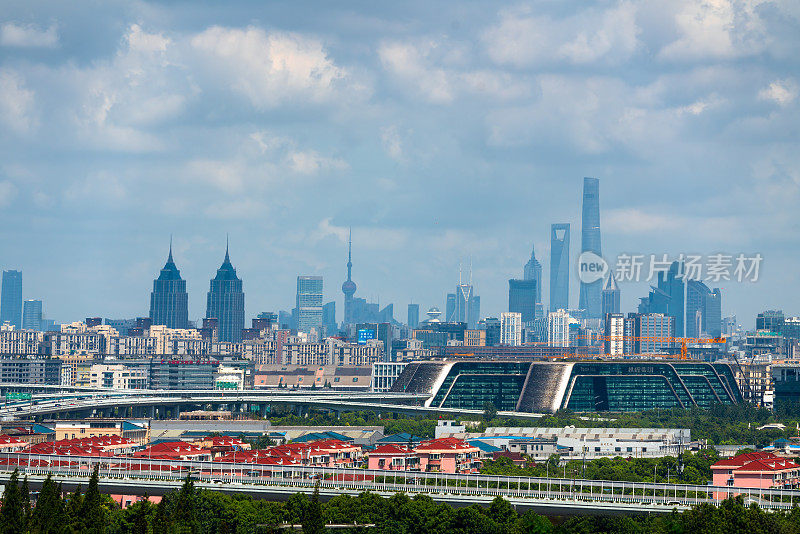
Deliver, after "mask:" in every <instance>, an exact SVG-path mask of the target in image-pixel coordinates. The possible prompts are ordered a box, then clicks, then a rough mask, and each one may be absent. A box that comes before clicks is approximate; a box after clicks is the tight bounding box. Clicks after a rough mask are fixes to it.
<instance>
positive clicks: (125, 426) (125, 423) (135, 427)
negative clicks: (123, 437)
mask: <svg viewBox="0 0 800 534" xmlns="http://www.w3.org/2000/svg"><path fill="white" fill-rule="evenodd" d="M122 430H144V427H143V426H141V425H137V424H136V423H131V422H130V421H123V422H122Z"/></svg>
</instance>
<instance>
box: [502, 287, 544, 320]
mask: <svg viewBox="0 0 800 534" xmlns="http://www.w3.org/2000/svg"><path fill="white" fill-rule="evenodd" d="M537 291H538V287H537V285H536V280H533V279H531V280H515V279H513V278H512V279H511V280H509V281H508V311H510V312H517V313H520V314H521V315H522V322H523V323H529V322H531V321H533V320H534V319H536V294H537Z"/></svg>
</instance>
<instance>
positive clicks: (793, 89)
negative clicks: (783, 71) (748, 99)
mask: <svg viewBox="0 0 800 534" xmlns="http://www.w3.org/2000/svg"><path fill="white" fill-rule="evenodd" d="M797 92H798V87H797V83H795V81H794V80H790V79H788V78H787V79H783V80H775V81H774V82H772V83H771V84H769V85H768V86H767V87H765V88H764V89H762V90H761V91H759V92H758V98H760V99H761V100H771V101H773V102H775V103H776V104H779V105H781V106H787V105H789V104H791V103H792V102H794V100H795V98H797Z"/></svg>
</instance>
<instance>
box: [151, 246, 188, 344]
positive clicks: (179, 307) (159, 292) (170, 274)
mask: <svg viewBox="0 0 800 534" xmlns="http://www.w3.org/2000/svg"><path fill="white" fill-rule="evenodd" d="M150 319H152V320H153V324H156V325H164V326H166V327H167V328H189V294H188V293H187V292H186V280H184V279H183V278H181V272H180V271H179V270H178V268H177V267H176V266H175V262H174V261H173V260H172V240H171V239H170V243H169V256H168V257H167V263H166V264H164V268H163V269H161V273H160V274H159V275H158V278H156V279H155V280H153V291H152V293H150Z"/></svg>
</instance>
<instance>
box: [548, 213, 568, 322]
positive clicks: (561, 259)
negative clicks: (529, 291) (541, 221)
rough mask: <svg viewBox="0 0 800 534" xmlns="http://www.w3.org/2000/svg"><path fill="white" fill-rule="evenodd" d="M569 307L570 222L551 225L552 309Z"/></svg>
mask: <svg viewBox="0 0 800 534" xmlns="http://www.w3.org/2000/svg"><path fill="white" fill-rule="evenodd" d="M567 309H569V223H561V224H553V225H551V226H550V311H556V310H567Z"/></svg>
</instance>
